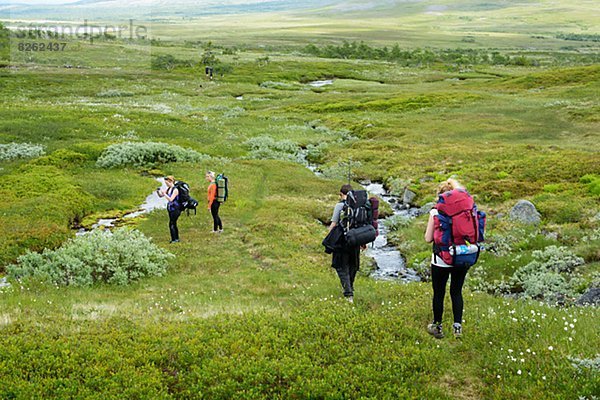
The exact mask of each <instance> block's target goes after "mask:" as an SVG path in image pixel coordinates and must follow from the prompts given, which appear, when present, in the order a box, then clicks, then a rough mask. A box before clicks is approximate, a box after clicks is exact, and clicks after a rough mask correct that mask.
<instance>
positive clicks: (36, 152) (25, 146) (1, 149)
mask: <svg viewBox="0 0 600 400" xmlns="http://www.w3.org/2000/svg"><path fill="white" fill-rule="evenodd" d="M44 154H45V152H44V146H42V145H39V144H31V143H8V144H0V161H8V160H14V159H17V158H34V157H40V156H43V155H44Z"/></svg>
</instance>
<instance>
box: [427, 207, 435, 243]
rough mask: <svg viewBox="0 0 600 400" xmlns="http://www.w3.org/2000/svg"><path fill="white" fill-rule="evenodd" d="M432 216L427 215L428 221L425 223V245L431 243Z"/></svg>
mask: <svg viewBox="0 0 600 400" xmlns="http://www.w3.org/2000/svg"><path fill="white" fill-rule="evenodd" d="M433 229H434V224H433V215H431V214H429V221H427V229H426V230H425V241H426V242H427V243H431V242H433Z"/></svg>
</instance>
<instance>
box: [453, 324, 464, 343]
mask: <svg viewBox="0 0 600 400" xmlns="http://www.w3.org/2000/svg"><path fill="white" fill-rule="evenodd" d="M452 333H453V334H454V337H455V338H457V339H460V338H461V337H462V325H461V324H459V323H458V322H455V323H453V324H452Z"/></svg>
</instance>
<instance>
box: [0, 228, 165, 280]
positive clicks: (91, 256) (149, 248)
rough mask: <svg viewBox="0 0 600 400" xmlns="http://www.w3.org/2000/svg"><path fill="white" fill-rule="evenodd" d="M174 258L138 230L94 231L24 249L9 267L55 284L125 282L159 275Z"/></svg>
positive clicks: (12, 272) (16, 274) (10, 270)
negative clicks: (39, 249)
mask: <svg viewBox="0 0 600 400" xmlns="http://www.w3.org/2000/svg"><path fill="white" fill-rule="evenodd" d="M172 257H174V256H173V255H172V254H170V253H168V252H167V251H165V250H163V249H161V248H159V247H158V246H156V245H155V244H153V243H152V241H151V239H149V238H147V237H146V236H144V235H143V234H142V233H141V232H139V231H135V230H128V229H126V228H121V229H117V230H116V231H115V232H114V233H111V232H109V231H102V230H95V231H93V232H91V233H90V234H88V235H85V236H79V237H76V238H75V239H72V240H70V241H68V242H66V243H65V244H64V245H63V246H62V247H60V248H59V249H57V250H48V249H46V250H44V251H43V252H42V253H33V252H27V253H26V254H24V255H22V256H20V257H19V258H18V259H17V263H16V264H13V265H10V266H8V268H7V272H8V274H9V275H10V276H11V277H13V278H16V279H25V280H27V279H33V280H36V281H42V282H46V283H52V284H54V285H65V286H90V285H92V284H94V283H100V282H101V283H109V284H116V285H127V284H129V283H130V282H133V281H136V280H138V279H140V278H143V277H145V276H162V275H164V274H165V272H166V269H167V262H168V260H169V259H170V258H172Z"/></svg>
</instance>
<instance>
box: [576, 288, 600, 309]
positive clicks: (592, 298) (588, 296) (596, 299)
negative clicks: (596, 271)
mask: <svg viewBox="0 0 600 400" xmlns="http://www.w3.org/2000/svg"><path fill="white" fill-rule="evenodd" d="M575 303H576V304H577V305H580V306H587V305H592V306H597V305H600V288H590V289H588V291H587V292H585V293H584V294H583V295H582V296H581V297H580V298H579V299H578V300H577V301H576V302H575Z"/></svg>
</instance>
